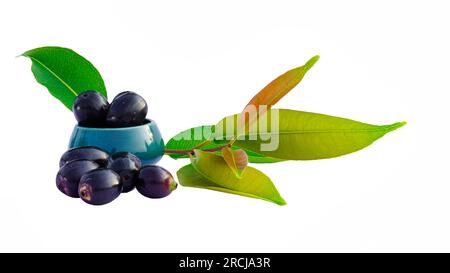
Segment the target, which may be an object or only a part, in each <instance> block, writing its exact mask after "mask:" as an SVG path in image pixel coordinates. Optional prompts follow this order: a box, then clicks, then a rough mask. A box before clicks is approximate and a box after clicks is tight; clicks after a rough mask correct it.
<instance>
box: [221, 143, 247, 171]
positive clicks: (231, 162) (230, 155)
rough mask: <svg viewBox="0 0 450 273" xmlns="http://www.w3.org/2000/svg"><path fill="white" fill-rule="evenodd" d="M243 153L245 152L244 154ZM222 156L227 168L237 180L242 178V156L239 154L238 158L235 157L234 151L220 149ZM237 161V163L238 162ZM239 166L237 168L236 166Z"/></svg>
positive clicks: (243, 167) (227, 148)
mask: <svg viewBox="0 0 450 273" xmlns="http://www.w3.org/2000/svg"><path fill="white" fill-rule="evenodd" d="M244 153H245V152H244ZM222 156H223V159H224V160H225V162H226V163H227V165H228V167H229V168H230V169H231V170H232V171H233V173H234V174H235V175H236V177H237V178H241V177H242V172H243V171H244V169H245V166H247V165H245V166H242V165H243V164H242V160H243V159H242V155H240V154H239V158H236V157H235V153H234V151H233V150H232V149H231V148H230V147H225V148H223V149H222ZM238 159H239V162H238ZM238 165H239V166H238Z"/></svg>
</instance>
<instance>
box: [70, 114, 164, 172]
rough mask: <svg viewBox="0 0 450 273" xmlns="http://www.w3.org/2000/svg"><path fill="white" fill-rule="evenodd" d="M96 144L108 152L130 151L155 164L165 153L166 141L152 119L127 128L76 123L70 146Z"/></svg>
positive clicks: (143, 161)
mask: <svg viewBox="0 0 450 273" xmlns="http://www.w3.org/2000/svg"><path fill="white" fill-rule="evenodd" d="M81 146H96V147H99V148H101V149H103V150H105V151H106V152H108V153H110V154H113V153H116V152H130V153H133V154H135V155H136V156H137V157H139V158H140V159H141V161H142V164H144V165H146V164H155V163H156V162H158V161H159V160H160V159H161V157H162V156H163V154H164V141H163V139H162V137H161V133H160V132H159V129H158V126H157V125H156V123H155V122H154V121H152V120H147V121H146V123H145V124H144V125H140V126H133V127H125V128H88V127H81V126H78V125H76V126H75V128H74V129H73V132H72V136H71V137H70V143H69V148H75V147H81Z"/></svg>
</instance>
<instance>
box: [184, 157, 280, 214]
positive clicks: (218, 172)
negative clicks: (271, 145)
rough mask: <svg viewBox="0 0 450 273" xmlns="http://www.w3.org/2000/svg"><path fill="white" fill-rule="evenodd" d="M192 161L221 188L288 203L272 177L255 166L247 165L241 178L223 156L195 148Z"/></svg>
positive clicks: (207, 177) (202, 173)
mask: <svg viewBox="0 0 450 273" xmlns="http://www.w3.org/2000/svg"><path fill="white" fill-rule="evenodd" d="M191 163H192V166H193V167H194V168H195V170H196V171H197V172H198V173H199V174H201V175H202V176H203V177H204V178H206V179H207V180H208V181H210V182H211V183H213V184H215V185H216V186H219V187H220V188H225V189H228V190H231V191H234V192H235V193H236V194H240V193H242V194H241V195H243V194H245V196H249V195H251V196H255V198H259V199H263V200H267V201H270V202H273V203H276V204H278V205H285V204H286V202H285V201H284V200H283V198H282V197H281V196H280V194H279V193H278V190H277V189H276V187H275V185H274V184H273V183H272V181H271V180H270V178H269V177H267V176H266V175H265V174H264V173H262V172H261V171H259V170H257V169H255V168H252V167H246V169H245V172H243V174H242V178H240V179H239V178H237V177H236V176H235V174H234V173H233V171H231V170H230V168H229V167H228V165H227V163H225V161H224V159H223V158H222V157H221V156H219V155H216V154H213V153H209V152H203V151H200V150H195V157H193V158H191ZM182 178H183V177H182ZM182 178H180V177H179V180H180V183H181V184H182V185H183V183H184V182H186V181H185V180H184V181H183V182H181V180H182Z"/></svg>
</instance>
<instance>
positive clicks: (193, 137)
mask: <svg viewBox="0 0 450 273" xmlns="http://www.w3.org/2000/svg"><path fill="white" fill-rule="evenodd" d="M213 127H214V126H210V125H205V126H198V127H194V128H190V129H187V130H184V131H182V132H180V133H178V134H177V135H176V136H174V137H173V138H171V139H170V140H169V141H168V142H167V144H166V147H165V148H166V149H174V150H191V149H193V148H194V147H195V146H197V145H199V144H200V143H202V142H204V141H205V140H208V139H209V138H210V137H211V131H212V130H213ZM219 146H221V145H219V144H217V143H214V142H212V143H209V144H207V145H205V146H203V147H202V149H209V148H217V147H219ZM232 149H233V150H237V149H239V147H238V146H233V147H232ZM243 150H244V151H245V152H246V153H247V155H248V160H249V162H250V163H275V162H281V161H284V160H283V159H278V158H271V157H267V156H264V155H260V154H257V153H255V152H252V151H250V150H247V149H243ZM216 153H217V154H220V151H217V152H216ZM169 156H170V157H172V158H173V159H179V158H189V156H188V155H185V154H169Z"/></svg>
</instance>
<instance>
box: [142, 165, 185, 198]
mask: <svg viewBox="0 0 450 273" xmlns="http://www.w3.org/2000/svg"><path fill="white" fill-rule="evenodd" d="M176 188H177V182H175V180H174V179H173V176H172V175H171V174H170V173H169V171H167V170H166V169H164V168H161V167H159V166H156V165H148V166H144V167H143V168H142V169H141V171H140V172H139V179H138V181H137V184H136V189H137V190H138V191H139V192H140V193H141V194H142V195H144V196H147V197H149V198H163V197H166V196H167V195H169V194H170V193H171V192H172V191H174V190H175V189H176Z"/></svg>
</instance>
